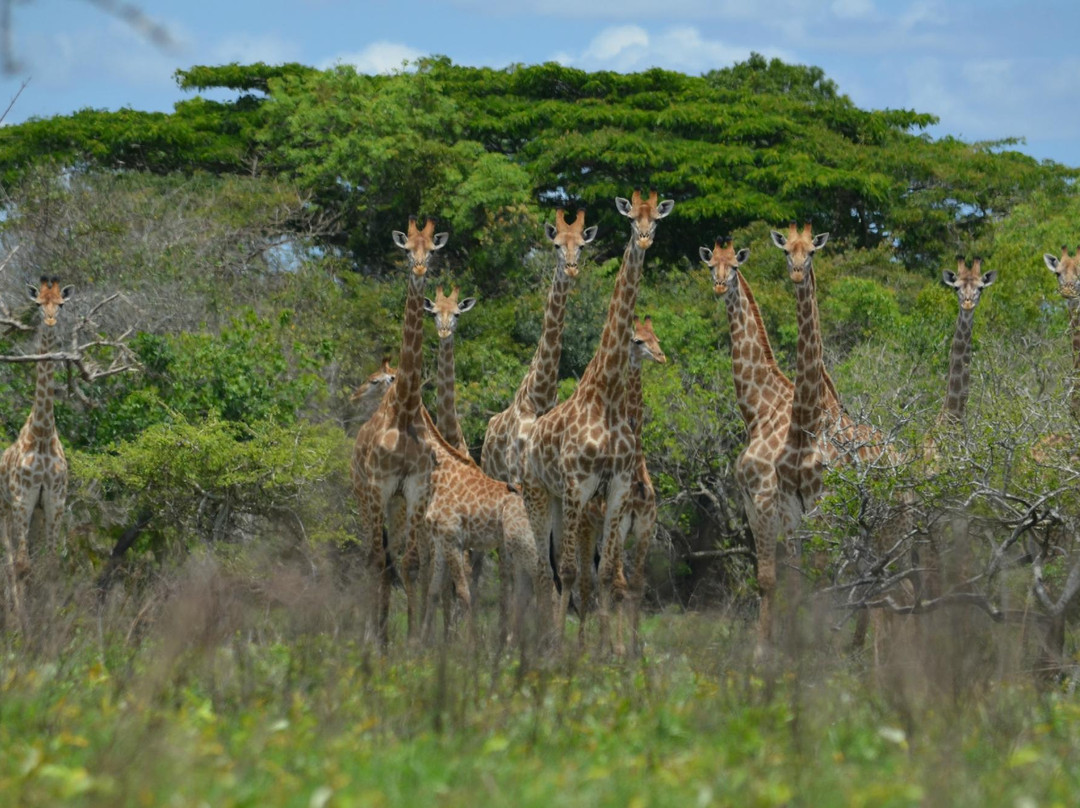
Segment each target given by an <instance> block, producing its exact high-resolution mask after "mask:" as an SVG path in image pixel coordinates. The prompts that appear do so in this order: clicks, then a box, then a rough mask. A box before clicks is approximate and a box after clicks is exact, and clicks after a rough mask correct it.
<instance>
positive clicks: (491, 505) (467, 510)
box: [423, 410, 540, 640]
mask: <svg viewBox="0 0 1080 808" xmlns="http://www.w3.org/2000/svg"><path fill="white" fill-rule="evenodd" d="M426 412H427V411H426V410H424V413H425V415H426ZM430 429H431V434H432V435H433V438H434V440H433V446H434V450H435V460H436V465H435V469H434V470H433V471H432V474H431V485H432V494H431V501H430V503H429V505H428V509H427V512H426V514H425V519H426V521H427V527H428V532H429V535H430V537H431V542H432V565H431V582H430V584H429V586H428V603H427V607H426V609H425V612H424V632H423V633H424V637H425V638H427V639H429V640H430V639H431V634H432V630H433V628H434V621H435V612H436V610H437V606H438V598H439V597H440V595H441V594H442V593H443V592H444V589H445V585H446V573H447V571H449V572H450V578H451V583H452V585H453V590H454V593H455V595H456V596H457V599H458V603H459V604H460V606H461V608H462V610H463V611H464V612H466V613H470V611H471V596H470V593H469V584H468V581H467V580H466V575H465V570H466V567H467V564H466V561H465V554H466V553H468V552H477V553H479V552H486V551H489V550H497V551H498V553H499V567H500V571H501V579H500V590H501V591H500V598H499V632H500V639H501V640H505V639H506V638H507V637H508V636H509V634H510V633H511V631H514V632H516V633H517V634H518V636H521V637H523V636H525V633H526V628H525V620H526V619H527V616H528V613H529V611H530V610H529V602H530V601H531V600H532V598H533V596H534V593H535V591H536V590H535V583H536V582H537V579H538V576H539V575H540V564H539V558H538V555H537V545H536V540H535V538H534V537H533V532H532V528H531V526H530V524H529V515H528V512H527V511H526V510H525V502H524V500H523V499H522V496H521V492H520V491H518V490H517V489H516V488H515V487H513V486H512V485H510V484H509V483H506V482H500V481H497V480H494V479H492V478H491V477H489V476H488V475H486V474H484V472H483V471H482V470H481V469H480V467H479V466H478V465H476V463H475V462H474V461H473V460H472V458H471V457H469V456H468V454H465V453H463V452H460V451H458V449H457V448H456V447H454V446H451V445H450V444H449V443H448V442H447V441H446V440H445V438H443V436H442V435H441V434H440V433H439V431H438V430H437V429H435V428H434V426H431V427H430ZM511 585H512V587H513V591H514V604H513V609H512V612H513V621H512V622H510V621H509V617H510V615H509V611H510V590H511ZM447 622H448V623H449V614H447Z"/></svg>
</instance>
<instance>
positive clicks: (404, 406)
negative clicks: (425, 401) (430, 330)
mask: <svg viewBox="0 0 1080 808" xmlns="http://www.w3.org/2000/svg"><path fill="white" fill-rule="evenodd" d="M424 279H425V275H417V274H416V273H415V272H411V271H410V272H409V291H408V296H407V297H406V299H405V322H404V324H403V325H402V332H401V358H400V360H399V362H398V372H397V379H396V380H395V382H394V396H395V412H396V413H397V416H398V419H399V420H400V421H401V422H402V423H413V422H415V420H416V419H417V418H418V417H419V413H420V384H421V379H420V371H421V364H422V357H423V345H424Z"/></svg>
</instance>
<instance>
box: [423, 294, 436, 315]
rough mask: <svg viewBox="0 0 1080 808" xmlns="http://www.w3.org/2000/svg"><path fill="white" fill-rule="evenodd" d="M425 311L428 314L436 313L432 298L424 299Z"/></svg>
mask: <svg viewBox="0 0 1080 808" xmlns="http://www.w3.org/2000/svg"><path fill="white" fill-rule="evenodd" d="M424 311H426V312H427V313H428V314H434V313H435V304H434V303H433V302H432V300H431V298H430V297H425V298H424Z"/></svg>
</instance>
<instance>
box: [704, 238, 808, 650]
mask: <svg viewBox="0 0 1080 808" xmlns="http://www.w3.org/2000/svg"><path fill="white" fill-rule="evenodd" d="M699 252H700V255H701V258H702V260H703V261H704V262H705V263H706V264H707V265H708V266H709V269H710V272H711V275H712V282H713V291H714V292H715V293H716V294H718V295H721V296H722V297H723V298H724V305H725V308H726V309H727V316H728V325H729V328H730V330H731V369H732V373H733V375H734V380H735V400H736V403H737V404H738V407H739V413H740V414H741V415H742V419H743V422H744V424H745V425H746V432H747V442H746V446H745V447H744V448H743V450H742V451H741V452H740V453H739V456H738V457H737V458H736V460H735V481H736V484H737V485H738V488H739V492H740V493H741V495H742V499H743V507H744V508H745V510H746V517H747V521H748V522H749V523H750V531H751V533H753V535H754V544H755V553H756V556H757V567H758V571H757V577H758V587H759V589H760V590H761V613H760V617H759V621H758V628H759V637H760V636H762V635H763V636H764V638H765V640H767V639H768V637H769V635H768V632H769V630H771V626H772V623H771V608H772V594H773V589H774V588H775V585H776V541H777V539H778V537H779V536H780V535H781V524H782V522H781V517H780V511H779V509H780V502H781V500H780V480H779V475H778V473H777V463H778V462H779V459H780V456H781V453H782V451H783V448H784V441H785V439H786V437H787V433H788V429H789V428H790V426H791V403H792V399H793V397H794V388H795V385H794V384H793V383H792V382H791V380H790V379H789V378H788V377H787V376H785V375H784V372H783V371H782V370H781V369H780V366H779V365H778V364H777V362H776V359H775V357H774V355H773V351H772V346H771V345H770V344H769V335H768V333H767V332H766V330H765V324H764V322H763V321H762V319H761V312H760V311H759V309H758V306H757V301H756V300H755V299H754V294H753V292H752V291H751V288H750V284H749V283H748V282H747V280H746V278H745V277H744V276H743V274H742V273H741V272H740V271H739V267H740V266H741V265H742V264H743V263H745V262H746V260H747V258H748V257H749V255H750V250H749V249H747V248H743V249H741V250H739V251H738V252H736V251H735V248H734V246H733V245H732V242H731V239H730V238H724V237H717V239H716V240H715V246H714V248H713V249H712V250H710V249H709V248H707V247H701V248H700V250H699ZM786 527H787V532H790V531H792V530H793V529H794V528H796V527H797V522H794V523H792V522H791V521H790V520H789V522H788V524H787V525H786ZM762 641H763V640H761V639H759V642H762Z"/></svg>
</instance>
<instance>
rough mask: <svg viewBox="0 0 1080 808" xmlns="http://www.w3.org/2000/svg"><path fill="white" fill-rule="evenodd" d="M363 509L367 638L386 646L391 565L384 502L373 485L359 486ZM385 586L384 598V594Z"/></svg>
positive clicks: (357, 492) (361, 512) (358, 496)
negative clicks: (385, 539) (388, 554)
mask: <svg viewBox="0 0 1080 808" xmlns="http://www.w3.org/2000/svg"><path fill="white" fill-rule="evenodd" d="M356 497H357V500H358V504H359V511H360V537H361V541H363V542H364V543H366V544H367V547H368V555H367V563H366V565H365V567H366V571H367V580H366V581H365V582H364V591H365V600H366V601H367V607H366V608H365V611H366V613H367V614H366V617H365V623H366V629H365V633H366V634H367V639H369V640H374V641H375V642H377V643H378V644H379V645H381V646H383V647H385V646H386V644H387V642H388V640H389V637H388V633H387V622H388V615H389V607H390V597H389V595H390V579H389V576H390V568H389V566H388V565H387V563H386V554H387V547H386V546H385V545H384V543H383V532H382V531H383V522H382V515H383V506H382V504H381V503H380V502H379V499H378V491H376V490H374V489H373V488H372V487H371V486H360V485H358V486H357V487H356ZM384 590H385V598H384Z"/></svg>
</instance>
